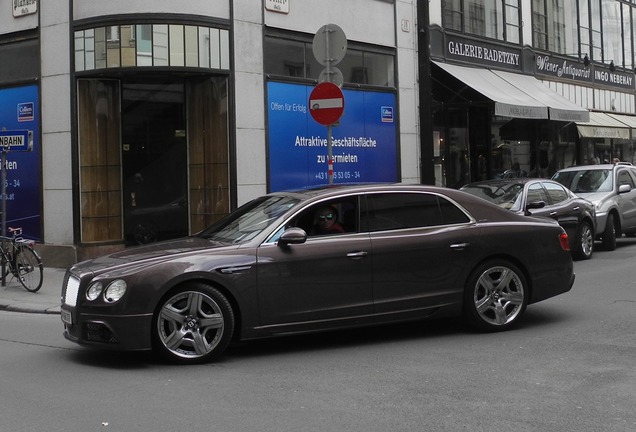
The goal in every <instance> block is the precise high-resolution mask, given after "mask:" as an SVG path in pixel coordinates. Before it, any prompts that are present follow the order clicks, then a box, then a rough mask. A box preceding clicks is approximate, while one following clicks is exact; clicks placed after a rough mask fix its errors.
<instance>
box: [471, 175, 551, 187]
mask: <svg viewBox="0 0 636 432" xmlns="http://www.w3.org/2000/svg"><path fill="white" fill-rule="evenodd" d="M531 181H542V182H550V183H555V182H554V180H550V179H546V178H538V177H513V178H502V179H492V180H481V181H478V182H473V183H468V184H467V185H464V186H462V189H463V188H465V187H467V186H470V187H472V186H501V185H509V184H526V183H530V182H531Z"/></svg>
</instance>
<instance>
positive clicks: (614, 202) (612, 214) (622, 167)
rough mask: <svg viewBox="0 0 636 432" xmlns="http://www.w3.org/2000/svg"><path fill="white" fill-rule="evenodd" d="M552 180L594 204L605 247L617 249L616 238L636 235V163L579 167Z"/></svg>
mask: <svg viewBox="0 0 636 432" xmlns="http://www.w3.org/2000/svg"><path fill="white" fill-rule="evenodd" d="M552 180H556V181H558V182H559V183H561V184H562V185H564V186H565V187H567V188H568V189H570V190H571V191H572V192H574V193H575V194H577V195H578V196H580V197H582V198H585V199H587V200H589V201H591V202H592V203H594V206H595V207H596V232H597V237H598V238H600V239H601V240H602V242H603V249H605V250H614V249H616V238H617V237H621V236H622V235H623V234H625V235H626V236H629V237H633V236H636V167H634V166H632V164H630V163H626V162H618V163H616V164H603V165H585V166H575V167H570V168H565V169H562V170H559V171H557V172H556V173H555V174H554V175H553V176H552Z"/></svg>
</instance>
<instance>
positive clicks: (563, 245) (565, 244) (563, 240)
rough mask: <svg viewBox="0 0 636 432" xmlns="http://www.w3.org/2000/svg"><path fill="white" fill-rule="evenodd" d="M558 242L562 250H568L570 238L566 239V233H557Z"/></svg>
mask: <svg viewBox="0 0 636 432" xmlns="http://www.w3.org/2000/svg"><path fill="white" fill-rule="evenodd" d="M559 242H560V243H561V249H563V250H564V251H567V252H569V251H570V240H569V239H568V235H567V234H566V233H562V234H561V235H559Z"/></svg>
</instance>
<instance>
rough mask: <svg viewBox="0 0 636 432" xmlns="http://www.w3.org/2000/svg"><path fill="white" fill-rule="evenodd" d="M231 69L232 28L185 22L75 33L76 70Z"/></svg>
mask: <svg viewBox="0 0 636 432" xmlns="http://www.w3.org/2000/svg"><path fill="white" fill-rule="evenodd" d="M140 66H144V67H148V66H150V67H153V66H154V67H159V66H173V67H200V68H209V69H222V70H229V68H230V38H229V31H228V30H226V29H219V28H213V27H205V26H190V25H188V26H184V25H181V24H171V25H166V24H142V25H133V24H126V25H120V26H106V27H96V28H90V29H85V30H78V31H76V32H75V71H76V72H81V71H91V70H96V69H104V68H112V67H140Z"/></svg>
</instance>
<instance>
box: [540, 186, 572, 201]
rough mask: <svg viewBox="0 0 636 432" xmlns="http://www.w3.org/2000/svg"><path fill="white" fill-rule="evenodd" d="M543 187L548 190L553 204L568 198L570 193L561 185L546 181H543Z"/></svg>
mask: <svg viewBox="0 0 636 432" xmlns="http://www.w3.org/2000/svg"><path fill="white" fill-rule="evenodd" d="M543 187H545V189H546V191H547V192H548V196H549V197H550V201H552V204H558V203H560V202H563V201H566V200H567V199H568V193H567V191H566V190H565V189H564V188H563V186H561V185H558V184H554V183H547V182H546V183H543Z"/></svg>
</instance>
